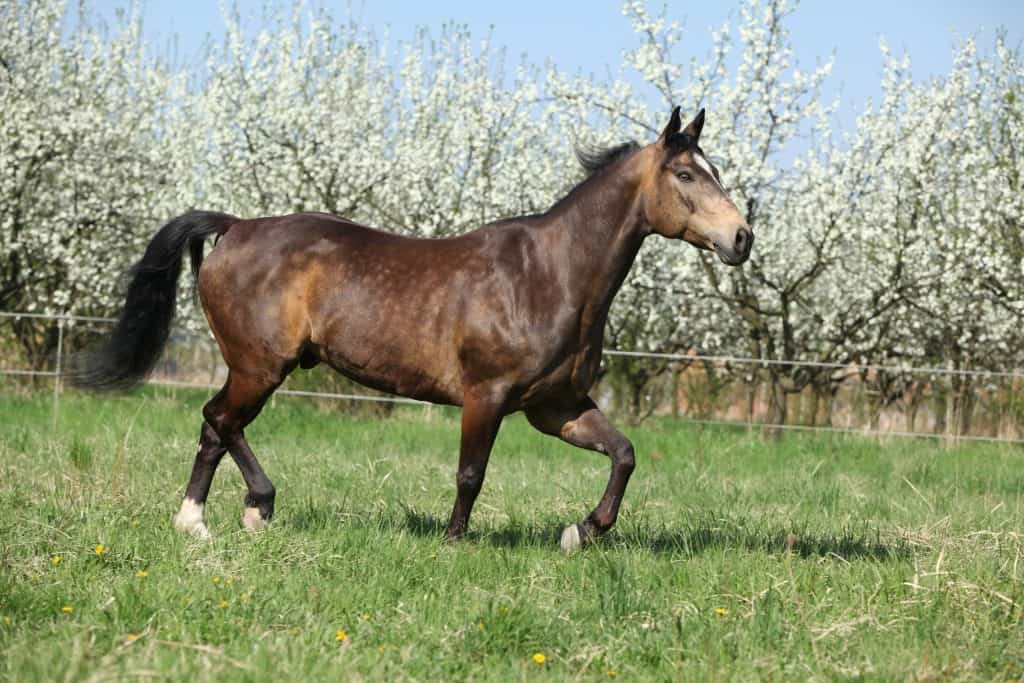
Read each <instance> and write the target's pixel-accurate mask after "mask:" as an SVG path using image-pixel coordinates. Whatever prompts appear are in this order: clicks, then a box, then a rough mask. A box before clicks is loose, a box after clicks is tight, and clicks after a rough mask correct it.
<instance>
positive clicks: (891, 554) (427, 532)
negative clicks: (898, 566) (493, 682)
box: [380, 508, 912, 561]
mask: <svg viewBox="0 0 1024 683" xmlns="http://www.w3.org/2000/svg"><path fill="white" fill-rule="evenodd" d="M380 523H381V525H382V526H385V527H392V528H402V529H405V530H406V531H408V532H410V533H412V534H414V535H416V536H421V537H425V538H437V539H441V538H442V537H443V536H444V531H445V528H446V526H447V523H446V522H445V521H444V520H442V519H440V518H439V517H436V516H435V515H431V514H426V513H422V512H418V511H416V510H413V509H410V508H406V509H404V510H403V511H402V517H401V519H398V518H397V517H394V516H390V515H385V516H384V517H382V518H381V520H380ZM561 533H562V525H561V524H558V523H551V524H539V525H538V524H530V523H519V522H510V523H508V524H505V525H504V526H503V527H501V528H495V529H486V528H485V529H482V530H479V529H478V530H475V531H473V530H471V531H470V532H469V534H468V537H467V539H466V540H467V541H468V542H470V543H487V544H490V545H493V546H496V547H503V548H517V547H523V546H538V547H550V548H552V549H555V548H558V541H559V538H560V535H561ZM791 542H792V546H791V551H792V552H793V554H795V555H797V556H800V557H837V558H840V559H844V560H847V559H873V560H878V561H889V560H900V559H904V558H908V557H910V556H911V555H912V550H911V547H910V545H909V544H908V543H907V542H906V541H905V540H904V539H902V538H895V539H893V540H883V539H882V536H881V532H880V531H879V530H878V529H873V528H870V527H867V526H865V527H862V528H852V527H850V528H843V529H840V530H838V531H833V530H829V529H812V528H810V527H809V526H808V525H806V524H796V525H793V526H792V527H781V526H779V525H778V524H777V523H774V522H771V523H769V522H765V521H762V520H757V519H754V518H750V517H742V516H734V517H731V518H721V517H719V518H714V517H710V516H708V517H702V518H700V519H695V520H692V521H691V522H688V523H687V524H685V525H684V526H681V527H680V528H668V527H664V528H661V529H651V528H648V527H635V526H634V527H627V528H624V529H616V530H613V531H612V532H611V533H609V534H608V536H606V537H605V538H603V539H601V541H600V544H601V545H604V546H605V547H611V548H615V547H620V548H623V549H626V550H630V549H632V550H639V551H647V552H650V553H655V554H666V555H682V556H684V557H692V556H696V555H700V554H702V553H705V552H708V551H713V550H729V549H743V550H749V551H756V552H765V553H783V552H785V551H787V550H789V549H790V543H791Z"/></svg>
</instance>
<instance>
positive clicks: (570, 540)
mask: <svg viewBox="0 0 1024 683" xmlns="http://www.w3.org/2000/svg"><path fill="white" fill-rule="evenodd" d="M582 545H583V544H582V543H581V542H580V528H579V527H578V526H577V525H575V524H572V525H570V526H567V527H565V530H563V531H562V552H563V553H565V554H566V555H568V554H570V553H574V552H576V551H577V550H579V549H580V547H582Z"/></svg>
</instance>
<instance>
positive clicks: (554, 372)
mask: <svg viewBox="0 0 1024 683" xmlns="http://www.w3.org/2000/svg"><path fill="white" fill-rule="evenodd" d="M600 363H601V352H600V350H599V349H597V350H592V349H583V350H579V351H576V352H574V353H570V354H566V355H565V356H563V357H562V358H561V359H560V360H559V361H558V362H557V363H555V364H553V365H552V366H551V367H550V369H549V371H548V372H546V373H544V374H543V375H541V376H539V377H536V378H534V381H533V382H531V383H530V384H529V386H528V388H527V390H526V391H525V392H524V395H523V402H524V403H541V402H543V401H546V400H549V399H551V398H559V399H566V398H571V399H573V400H580V399H582V398H584V397H585V396H587V394H588V393H589V392H590V388H591V387H592V386H593V385H594V380H595V379H596V378H597V371H598V367H599V366H600Z"/></svg>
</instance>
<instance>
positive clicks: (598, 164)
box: [576, 140, 640, 175]
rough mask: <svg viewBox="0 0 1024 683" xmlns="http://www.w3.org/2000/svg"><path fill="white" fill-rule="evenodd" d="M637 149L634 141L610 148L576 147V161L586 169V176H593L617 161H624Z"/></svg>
mask: <svg viewBox="0 0 1024 683" xmlns="http://www.w3.org/2000/svg"><path fill="white" fill-rule="evenodd" d="M638 149H640V145H639V143H637V141H636V140H630V141H629V142H623V143H622V144H619V145H614V146H612V147H590V148H588V147H577V148H576V159H577V160H578V161H579V162H580V165H581V166H583V168H584V169H586V171H587V174H588V175H594V174H595V173H597V172H598V171H600V170H601V169H603V168H606V167H608V166H610V165H612V164H614V163H615V162H616V161H618V160H619V159H625V158H626V157H628V156H629V155H631V154H632V153H633V152H635V151H637V150H638Z"/></svg>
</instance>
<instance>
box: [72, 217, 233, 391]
mask: <svg viewBox="0 0 1024 683" xmlns="http://www.w3.org/2000/svg"><path fill="white" fill-rule="evenodd" d="M239 220H240V219H239V218H237V217H235V216H231V215H228V214H226V213H216V212H212V211H190V212H189V213H186V214H185V215H183V216H178V217H177V218H175V219H174V220H172V221H171V222H170V223H168V224H167V225H165V226H164V227H162V228H160V231H159V232H157V233H156V236H155V237H153V239H152V241H151V242H150V243H149V246H148V247H146V253H145V254H144V255H143V257H142V260H140V261H139V262H138V263H136V264H135V266H133V267H132V269H131V271H129V274H128V275H129V278H130V283H129V285H128V293H127V296H126V299H125V303H124V308H123V309H122V311H121V314H120V315H119V316H118V319H117V324H116V325H115V326H114V331H113V332H112V333H111V335H110V337H109V338H107V340H106V341H105V342H104V343H103V345H102V346H100V347H99V348H98V349H96V350H94V351H92V352H87V353H84V354H81V355H80V356H77V357H76V358H74V359H73V360H72V363H71V367H70V370H71V372H70V374H71V379H72V382H74V383H75V384H76V385H78V386H81V387H86V388H92V389H126V388H129V387H131V386H134V385H136V384H138V383H140V382H141V381H142V380H143V379H145V377H146V375H147V374H148V373H149V371H150V370H152V369H153V366H154V365H156V362H157V360H158V359H159V358H160V353H161V352H162V351H163V348H164V345H166V344H167V338H168V336H169V335H170V331H171V320H172V319H173V318H174V302H175V299H176V296H177V293H178V276H179V275H181V262H182V255H183V254H184V252H185V249H186V248H187V249H188V250H189V256H190V257H191V261H192V273H193V275H195V276H198V274H199V266H200V265H201V264H202V261H203V242H204V241H205V240H206V238H208V237H210V236H211V235H222V234H224V233H225V232H227V231H228V228H230V227H231V225H232V224H234V223H236V222H237V221H239Z"/></svg>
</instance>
